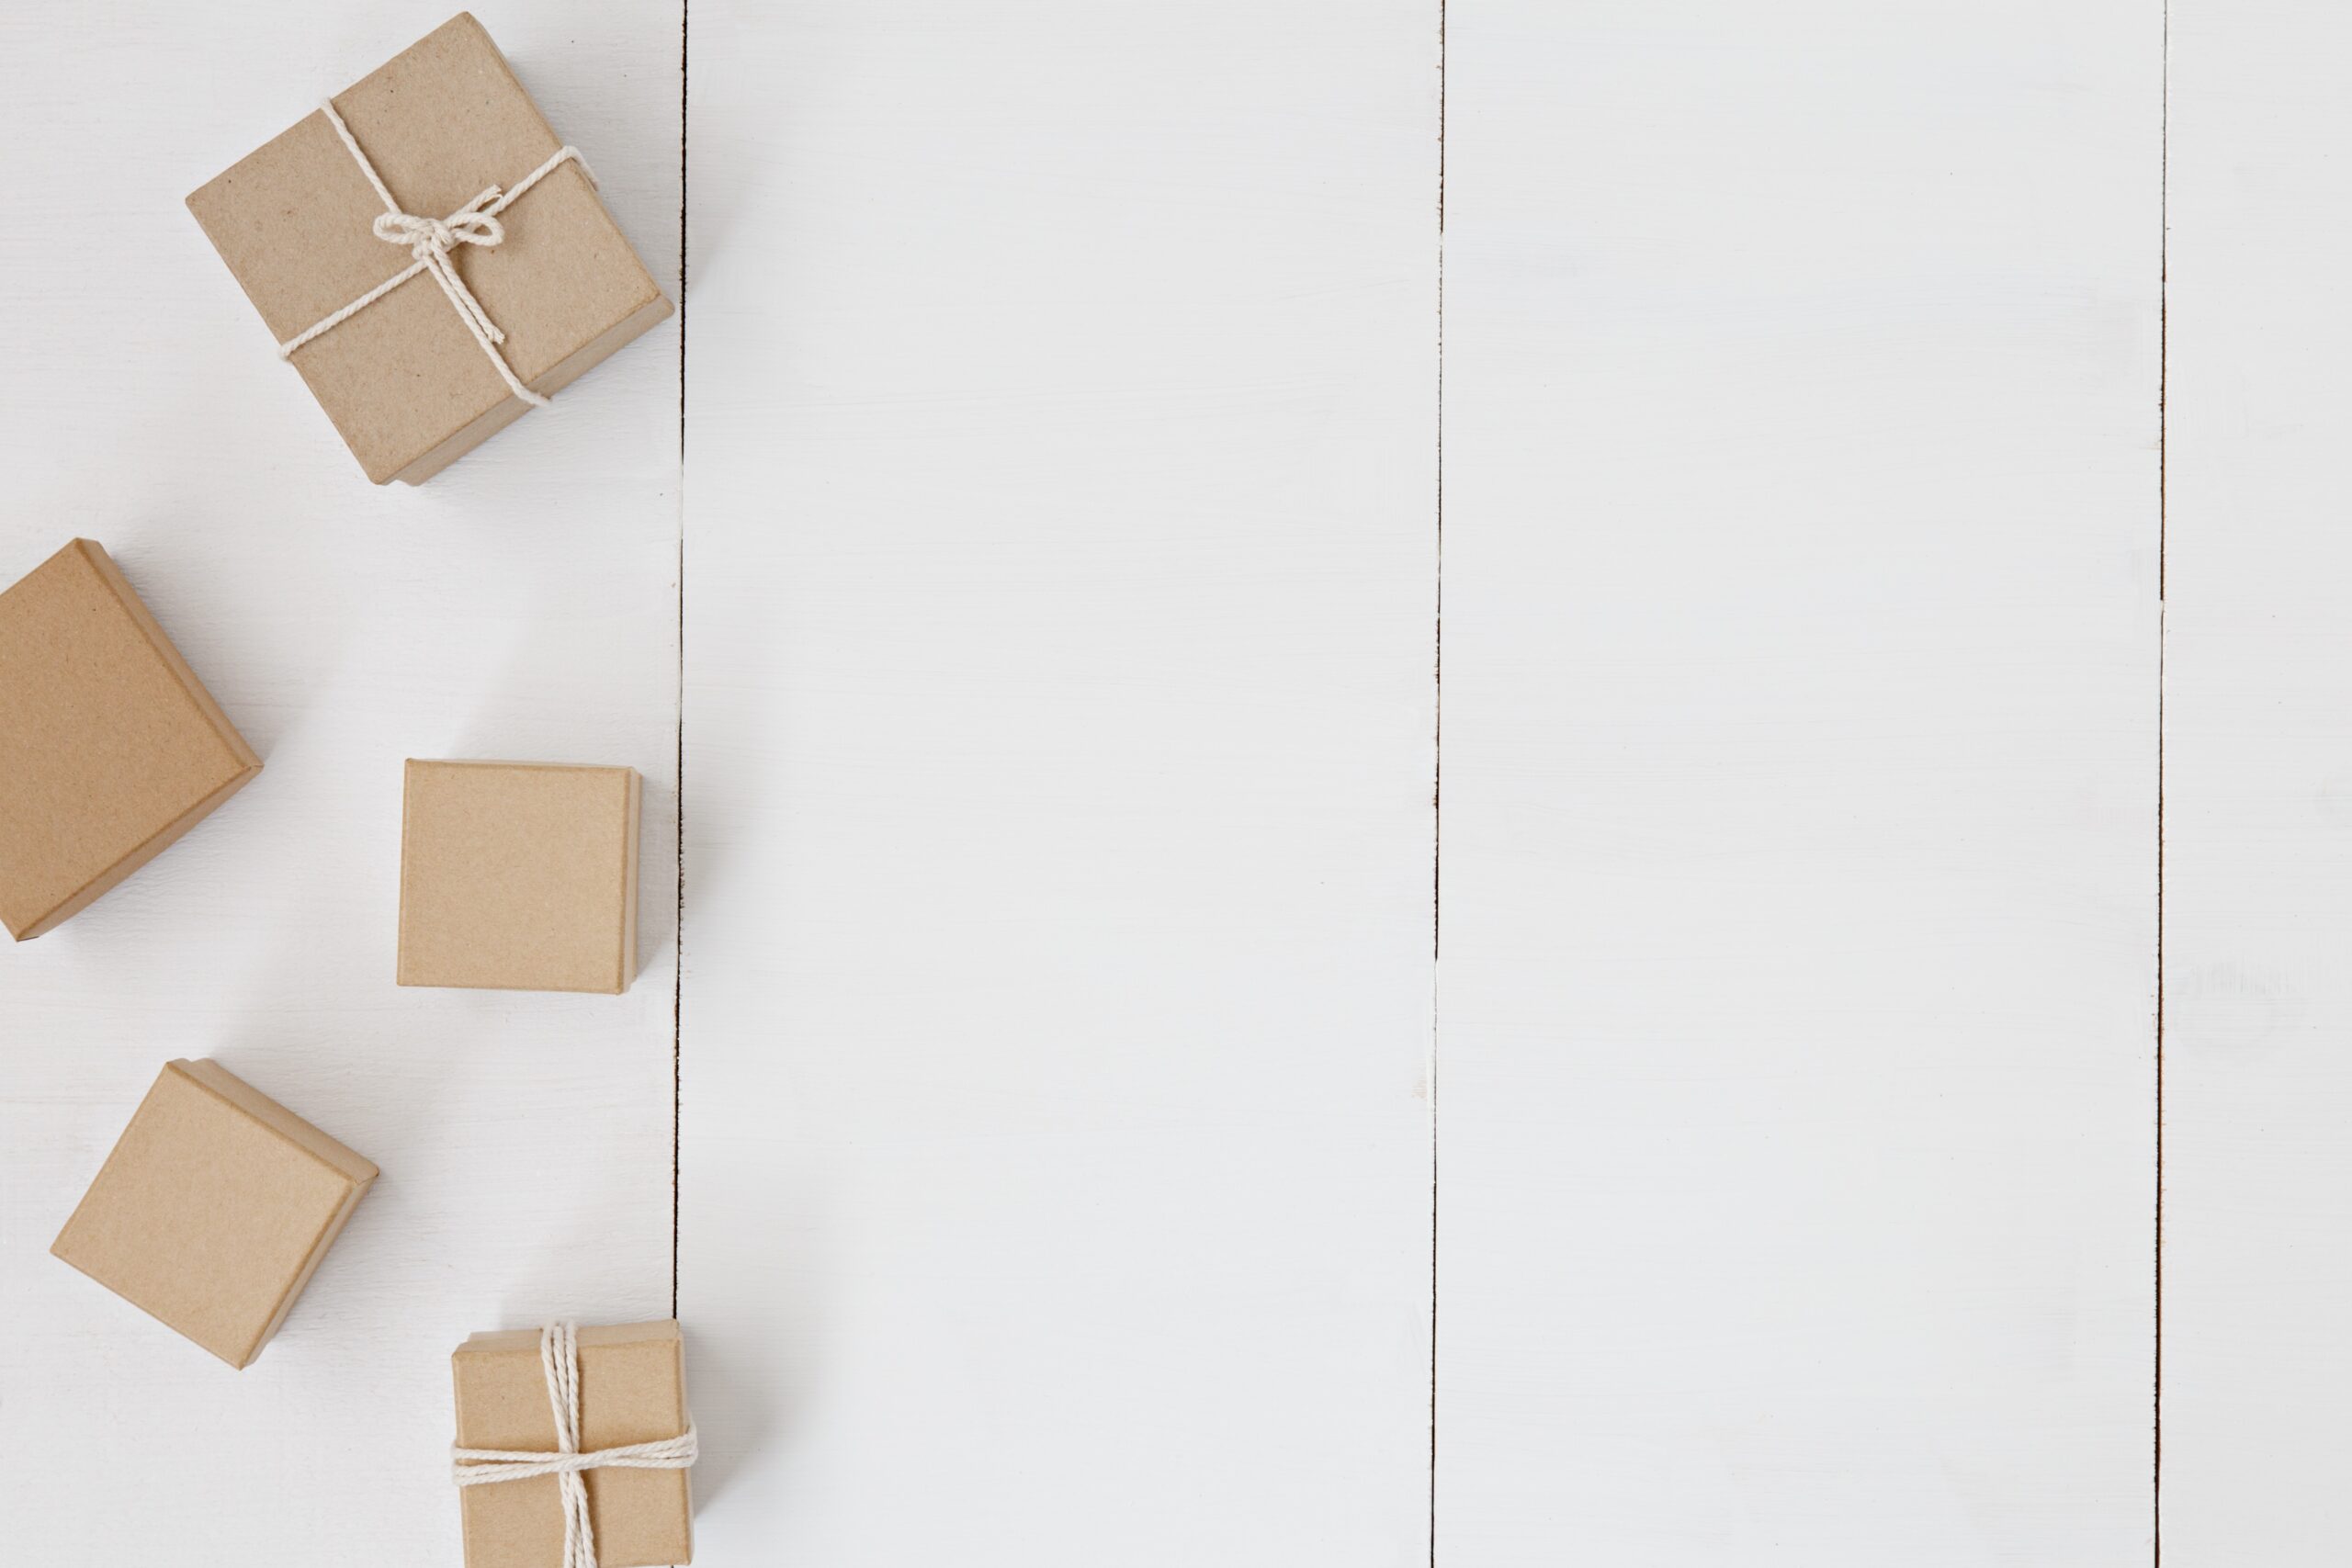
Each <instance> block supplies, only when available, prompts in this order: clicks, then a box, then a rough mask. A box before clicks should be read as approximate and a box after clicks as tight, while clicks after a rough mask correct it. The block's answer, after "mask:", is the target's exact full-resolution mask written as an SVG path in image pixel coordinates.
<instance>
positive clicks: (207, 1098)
mask: <svg viewBox="0 0 2352 1568" xmlns="http://www.w3.org/2000/svg"><path fill="white" fill-rule="evenodd" d="M375 1179H376V1168H375V1167H374V1166H373V1165H370V1164H369V1163H368V1161H367V1160H365V1159H363V1158H361V1157H360V1156H357V1155H356V1154H354V1153H352V1152H351V1150H349V1149H347V1148H345V1147H344V1145H341V1144H339V1143H337V1142H335V1141H334V1139H333V1138H330V1137H328V1136H327V1135H326V1134H324V1133H322V1132H320V1131H319V1130H318V1129H317V1128H316V1127H313V1126H311V1124H310V1123H309V1122H305V1121H303V1120H302V1119H301V1118H300V1117H299V1116H297V1115H295V1114H294V1113H293V1112H292V1111H288V1110H287V1109H286V1108H285V1107H284V1106H282V1105H280V1104H278V1103H277V1101H276V1100H271V1099H269V1098H268V1097H267V1096H266V1095H263V1094H261V1093H260V1092H258V1091H257V1090H255V1089H253V1088H252V1087H251V1086H250V1085H248V1084H246V1083H244V1082H243V1081H242V1080H241V1079H239V1078H237V1077H233V1076H232V1075H231V1074H230V1073H229V1071H228V1070H227V1069H226V1068H224V1067H222V1066H220V1064H219V1063H217V1062H210V1061H197V1062H188V1061H176V1062H172V1063H169V1064H167V1065H165V1066H164V1071H163V1075H162V1076H161V1077H158V1078H156V1080H155V1086H154V1087H153V1089H149V1090H148V1091H147V1098H146V1099H145V1100H142V1101H141V1103H140V1106H139V1110H138V1111H137V1112H136V1113H135V1114H133V1115H132V1117H131V1118H130V1126H128V1127H126V1128H125V1129H123V1134H122V1137H121V1139H120V1140H119V1142H117V1143H116V1145H115V1146H114V1152H113V1153H112V1154H110V1155H108V1156H107V1162H106V1164H105V1166H104V1167H102V1168H100V1169H99V1171H98V1176H97V1179H96V1180H95V1181H93V1182H91V1183H90V1190H89V1191H88V1192H86V1193H85V1194H84V1195H83V1198H82V1202H81V1205H80V1206H79V1207H78V1208H76V1209H75V1210H74V1215H73V1218H71V1219H69V1220H67V1221H66V1222H65V1228H64V1230H62V1232H60V1233H59V1234H58V1237H57V1240H56V1242H55V1244H54V1245H52V1246H51V1247H50V1251H51V1252H52V1253H53V1254H55V1255H56V1256H57V1257H59V1258H63V1259H64V1260H65V1261H66V1262H68V1263H71V1264H72V1265H73V1266H74V1268H76V1269H80V1270H81V1271H82V1272H83V1273H85V1274H87V1275H88V1276H89V1277H90V1278H91V1279H93V1280H96V1281H97V1282H98V1283H99V1284H101V1285H104V1286H106V1287H107V1289H108V1290H110V1291H112V1292H114V1293H115V1294H117V1295H119V1296H120V1297H122V1298H123V1299H124V1300H125V1301H127V1302H129V1303H130V1304H131V1305H133V1306H135V1307H138V1308H140V1309H141V1310H142V1311H144V1312H146V1313H148V1314H150V1315H152V1316H153V1317H156V1318H158V1319H160V1320H162V1321H163V1322H164V1323H165V1324H167V1325H170V1326H171V1327H173V1328H175V1329H177V1330H179V1331H180V1332H181V1333H182V1334H184V1335H186V1336H187V1337H189V1338H190V1339H193V1340H195V1341H196V1342H197V1343H198V1345H201V1346H203V1347H204V1348H206V1349H208V1350H209V1351H211V1352H212V1353H213V1354H214V1355H216V1356H218V1357H220V1359H222V1360H224V1361H226V1362H228V1363H229V1364H230V1365H231V1366H232V1367H243V1366H245V1365H248V1364H249V1363H250V1362H251V1361H252V1360H253V1359H254V1357H255V1356H256V1355H258V1354H260V1352H261V1348H262V1347H263V1346H264V1345H265V1344H266V1343H268V1341H269V1338H270V1337H271V1336H272V1335H274V1334H276V1333H277V1328H278V1325H280V1324H282V1323H284V1322H285V1321H286V1314H287V1313H288V1311H290V1310H291V1309H292V1308H293V1305H294V1302H295V1298H296V1297H298V1296H300V1294H301V1293H302V1287H303V1286H305V1285H307V1284H309V1283H310V1281H311V1273H312V1271H313V1270H315V1269H317V1268H318V1266H319V1260H320V1259H321V1258H324V1257H325V1256H326V1251H327V1248H328V1247H331V1246H333V1245H334V1238H335V1237H336V1236H337V1235H341V1234H342V1232H343V1227H344V1223H345V1221H347V1220H349V1219H350V1218H351V1212H352V1210H353V1209H355V1208H356V1207H357V1206H358V1203H359V1200H360V1198H361V1197H362V1196H363V1195H365V1194H366V1192H367V1190H368V1187H369V1186H370V1185H371V1184H373V1183H374V1181H375Z"/></svg>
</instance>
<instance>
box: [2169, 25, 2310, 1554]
mask: <svg viewBox="0 0 2352 1568" xmlns="http://www.w3.org/2000/svg"><path fill="white" fill-rule="evenodd" d="M2347 57H2352V17H2347V16H2346V14H2345V13H2343V12H2342V11H2340V10H2338V9H2336V8H2335V7H2330V6H2316V5H2307V4H2288V3H2281V0H2264V3H2260V4H2249V5H2220V4H2213V3H2211V0H2174V4H2173V6H2172V123H2171V181H2170V186H2171V189H2170V205H2171V218H2172V222H2171V254H2170V258H2169V260H2170V271H2171V283H2170V299H2171V308H2170V311H2169V317H2168V319H2169V323H2170V331H2169V345H2168V346H2169V354H2168V357H2169V366H2168V377H2167V379H2168V383H2169V397H2168V403H2167V408H2168V415H2167V423H2168V426H2169V434H2168V439H2167V443H2166V448H2167V461H2166V472H2167V508H2166V510H2167V513H2168V529H2167V532H2168V537H2169V548H2168V555H2167V563H2166V577H2167V584H2166V593H2165V604H2166V616H2167V636H2166V659H2165V720H2166V725H2165V728H2166V736H2165V872H2166V874H2165V1294H2164V1306H2165V1328H2164V1348H2165V1357H2164V1363H2165V1364H2164V1430H2165V1445H2164V1476H2163V1488H2164V1492H2163V1495H2164V1544H2165V1553H2164V1561H2165V1568H2224V1565H2230V1564H2236V1563H2246V1562H2261V1563H2266V1564H2275V1565H2277V1568H2302V1565H2305V1564H2318V1563H2333V1562H2340V1561H2342V1559H2343V1557H2344V1554H2345V1543H2346V1540H2348V1539H2352V1496H2347V1495H2346V1490H2345V1487H2344V1485H2343V1482H2342V1476H2343V1473H2344V1469H2345V1465H2346V1460H2347V1458H2352V1433H2347V1432H2346V1430H2345V1429H2344V1427H2343V1422H2342V1419H2341V1412H2342V1409H2343V1406H2344V1404H2345V1401H2346V1398H2347V1396H2352V1357H2347V1355H2346V1350H2345V1344H2344V1325H2345V1323H2346V1315H2347V1313H2346V1309H2347V1304H2348V1303H2352V1260H2347V1258H2346V1256H2345V1253H2344V1250H2343V1247H2342V1245H2341V1241H2342V1237H2343V1236H2344V1235H2345V1234H2346V1229H2347V1227H2352V1143H2347V1140H2346V1125H2347V1124H2348V1123H2352V1055H2347V1052H2346V1032H2347V1030H2348V1029H2352V969H2347V966H2346V961H2345V952H2346V942H2347V941H2352V901H2347V898H2346V887H2347V886H2352V623H2348V622H2347V620H2346V616H2345V614H2344V584H2345V581H2346V573H2347V572H2348V571H2352V535H2347V534H2346V528H2345V522H2344V513H2345V505H2344V499H2343V492H2344V479H2343V457H2342V446H2343V441H2342V431H2343V427H2344V423H2345V420H2346V417H2347V415H2352V386H2347V385H2346V381H2345V375H2344V366H2345V364H2346V354H2347V351H2352V318H2348V317H2347V316H2346V311H2345V309H2344V302H2343V297H2344V287H2345V285H2344V280H2345V277H2346V271H2347V267H2352V222H2348V221H2347V220H2346V213H2347V211H2352V123H2347V121H2346V118H2345V114H2344V81H2345V65H2346V59H2347Z"/></svg>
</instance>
